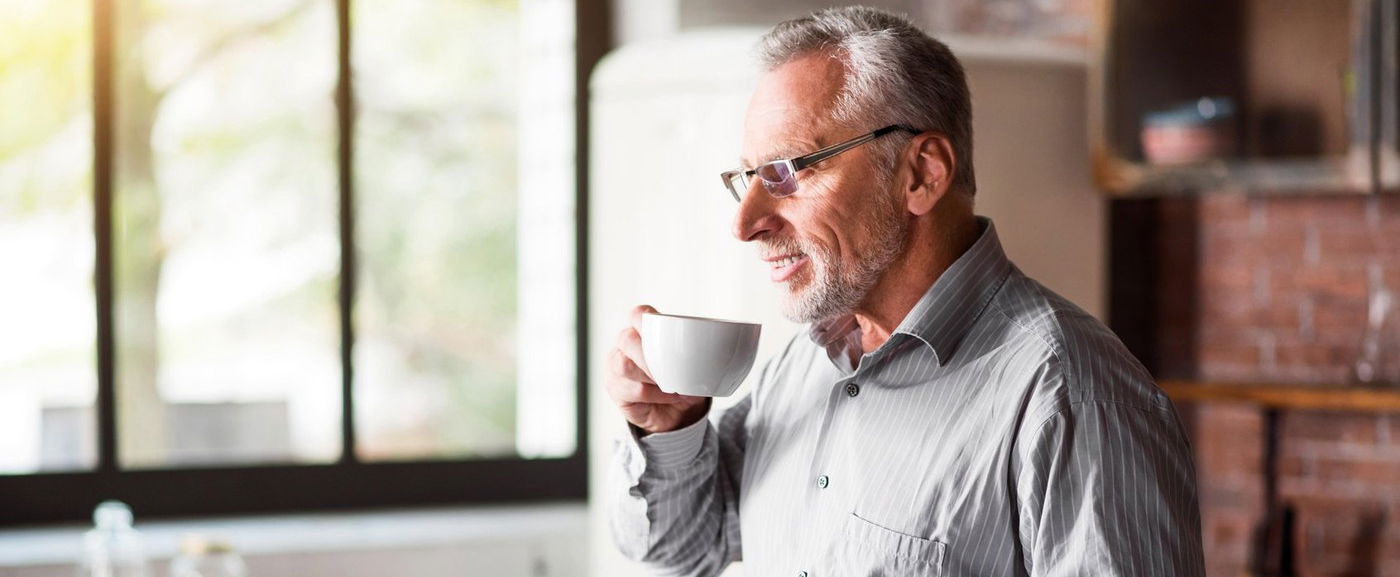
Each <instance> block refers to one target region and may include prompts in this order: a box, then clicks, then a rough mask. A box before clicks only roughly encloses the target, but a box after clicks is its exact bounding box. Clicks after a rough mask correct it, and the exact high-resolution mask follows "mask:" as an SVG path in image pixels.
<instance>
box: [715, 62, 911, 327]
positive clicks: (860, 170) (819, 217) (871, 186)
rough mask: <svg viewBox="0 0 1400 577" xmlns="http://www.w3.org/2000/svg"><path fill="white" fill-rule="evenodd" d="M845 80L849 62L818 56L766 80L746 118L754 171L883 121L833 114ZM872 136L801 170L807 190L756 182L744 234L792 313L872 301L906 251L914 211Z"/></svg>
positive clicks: (809, 315)
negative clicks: (856, 121)
mask: <svg viewBox="0 0 1400 577" xmlns="http://www.w3.org/2000/svg"><path fill="white" fill-rule="evenodd" d="M841 86H842V66H841V64H840V62H839V61H837V60H834V59H832V58H829V57H827V56H826V55H822V54H817V55H812V56H807V57H804V58H800V59H798V60H794V61H792V62H789V63H787V64H785V65H783V66H781V67H779V68H777V69H775V70H773V71H771V72H768V73H766V74H764V75H763V77H761V78H760V79H759V84H758V88H757V89H756V90H755V92H754V95H753V99H752V100H751V101H750V102H749V110H748V116H747V117H746V119H745V122H744V152H743V163H744V166H745V167H746V168H752V167H754V166H756V165H758V164H762V163H764V162H768V161H770V160H774V159H778V158H792V157H795V156H801V155H803V154H808V153H810V152H812V151H815V150H817V149H819V148H822V147H824V146H829V145H831V144H835V143H837V142H841V141H844V140H848V139H850V138H854V137H857V136H860V135H862V134H864V133H866V132H868V131H870V130H873V129H875V128H879V126H872V127H865V126H861V127H852V126H839V125H838V124H837V123H836V122H834V121H833V120H832V119H831V118H830V111H831V110H833V108H834V106H835V102H836V97H837V95H838V94H839V92H840V89H841ZM873 150H874V149H873V148H872V147H871V146H870V144H869V143H867V144H865V145H862V146H859V147H857V148H855V149H853V150H850V151H847V152H845V153H843V154H841V155H839V156H836V157H834V158H831V159H828V160H826V161H823V162H821V163H819V164H816V165H814V166H812V167H810V168H807V169H804V170H802V171H800V172H799V173H798V174H797V183H798V186H797V192H796V193H794V194H793V195H792V196H787V197H784V198H773V197H772V196H770V195H769V194H768V191H767V190H766V189H764V188H763V184H762V182H760V181H759V180H758V179H754V180H753V182H752V183H751V184H752V186H751V187H750V189H749V193H748V194H746V195H745V196H744V201H743V203H741V204H740V205H739V213H738V215H736V217H735V219H734V236H735V237H737V238H738V239H739V240H742V241H745V242H750V241H753V242H757V243H758V249H759V255H760V257H761V258H763V260H764V261H766V262H768V264H769V266H770V269H769V271H770V278H771V279H772V280H773V282H778V283H784V285H785V288H786V291H785V296H784V302H783V308H784V314H785V315H786V316H787V317H788V318H790V319H792V320H793V321H796V322H812V321H816V320H821V319H824V318H829V317H832V316H836V315H840V314H847V313H850V312H852V311H854V310H855V309H856V308H857V307H860V306H861V305H863V304H864V301H865V299H866V297H867V295H868V294H869V293H870V292H871V289H872V288H873V287H875V285H876V283H877V282H878V281H879V279H880V275H881V273H883V272H884V270H885V269H886V268H888V267H889V265H890V264H891V263H892V262H894V260H895V259H896V258H897V257H898V256H899V255H900V253H902V252H903V250H904V248H905V244H906V239H907V237H908V233H909V226H910V223H909V213H908V212H907V211H906V210H905V208H904V203H903V201H902V198H901V197H900V196H899V195H897V194H895V191H894V190H893V189H892V186H890V184H891V179H890V178H889V177H888V176H887V175H884V174H881V171H882V168H881V167H879V166H876V165H877V163H878V161H877V160H876V159H875V158H874V157H873V155H872V152H873Z"/></svg>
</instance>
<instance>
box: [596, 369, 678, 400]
mask: <svg viewBox="0 0 1400 577" xmlns="http://www.w3.org/2000/svg"><path fill="white" fill-rule="evenodd" d="M603 384H604V386H605V387H607V390H608V396H609V397H612V399H613V402H615V403H617V405H618V406H621V407H627V406H630V405H638V404H643V405H676V404H685V403H691V402H693V401H692V400H688V398H687V397H685V396H682V395H677V394H673V393H667V392H665V391H662V390H661V388H660V387H657V386H656V385H655V384H653V383H646V382H641V381H634V380H631V379H627V378H623V377H620V376H617V375H609V376H608V378H606V379H603Z"/></svg>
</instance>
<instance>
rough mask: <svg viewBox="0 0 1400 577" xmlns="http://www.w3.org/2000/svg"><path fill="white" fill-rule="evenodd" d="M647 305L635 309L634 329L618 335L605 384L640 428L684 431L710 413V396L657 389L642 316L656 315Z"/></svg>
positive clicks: (618, 405) (631, 420)
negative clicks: (644, 350)
mask: <svg viewBox="0 0 1400 577" xmlns="http://www.w3.org/2000/svg"><path fill="white" fill-rule="evenodd" d="M654 312H656V309H654V308H651V307H650V306H647V305H641V306H637V307H635V308H633V309H632V319H631V326H629V327H627V328H626V329H623V330H622V332H621V333H619V334H618V336H617V347H615V348H613V350H611V351H609V352H608V373H607V377H606V378H605V379H603V385H604V386H605V387H606V388H607V390H608V396H609V397H612V400H613V402H614V403H617V407H618V408H619V409H621V410H622V416H623V417H626V419H627V421H628V422H630V423H632V424H633V425H636V426H637V428H639V429H641V430H643V431H646V432H647V434H651V433H664V432H666V431H674V430H676V429H681V428H684V427H685V426H687V425H690V424H692V423H694V422H696V421H699V420H700V419H703V418H705V414H706V413H708V412H709V410H710V398H709V397H692V396H689V395H678V394H675V393H667V392H664V391H662V390H661V389H660V388H659V387H657V386H656V381H653V380H652V378H651V371H650V370H648V369H647V362H646V359H645V358H644V357H643V356H642V335H641V332H640V331H639V329H640V327H641V326H642V313H654Z"/></svg>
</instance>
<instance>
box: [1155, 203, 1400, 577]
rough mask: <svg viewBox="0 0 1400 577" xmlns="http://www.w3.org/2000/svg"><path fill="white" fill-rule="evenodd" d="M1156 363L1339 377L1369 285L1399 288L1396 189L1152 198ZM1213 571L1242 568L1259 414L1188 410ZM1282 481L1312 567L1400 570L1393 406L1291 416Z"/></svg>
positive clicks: (1200, 370)
mask: <svg viewBox="0 0 1400 577" xmlns="http://www.w3.org/2000/svg"><path fill="white" fill-rule="evenodd" d="M1159 219H1160V221H1159V222H1158V223H1157V226H1158V232H1157V233H1156V234H1157V235H1158V250H1159V254H1160V255H1161V257H1162V262H1161V263H1160V264H1159V266H1158V269H1157V270H1158V272H1157V275H1158V278H1157V280H1156V282H1157V284H1158V289H1159V290H1158V292H1157V299H1158V301H1159V302H1158V307H1159V309H1160V326H1159V328H1158V329H1157V330H1158V332H1159V334H1158V337H1157V343H1158V346H1159V347H1160V358H1159V361H1160V363H1159V366H1158V367H1157V370H1158V371H1159V373H1162V374H1167V375H1172V376H1183V377H1189V378H1199V379H1203V380H1225V381H1237V380H1238V381H1248V382H1260V381H1266V382H1268V381H1272V382H1289V383H1310V384H1320V385H1321V384H1329V385H1330V384H1346V383H1347V382H1348V381H1349V380H1350V378H1351V366H1352V363H1353V362H1354V361H1355V360H1356V357H1357V354H1358V351H1359V349H1360V343H1361V338H1362V331H1363V327H1364V326H1365V318H1366V313H1367V299H1368V295H1369V294H1370V292H1371V291H1372V290H1374V289H1375V288H1376V287H1377V286H1378V285H1380V284H1382V283H1383V284H1384V285H1385V286H1386V287H1389V288H1390V289H1391V290H1392V291H1400V195H1389V196H1384V197H1351V196H1312V197H1247V196H1241V195H1217V196H1205V197H1201V198H1198V199H1171V200H1165V201H1162V203H1161V205H1160V207H1159ZM1182 408H1183V413H1184V414H1185V416H1186V421H1187V422H1188V426H1189V427H1191V429H1192V434H1193V437H1194V443H1195V447H1196V453H1197V455H1196V458H1197V462H1196V465H1197V470H1198V475H1199V480H1200V488H1201V505H1202V523H1203V526H1202V533H1203V536H1204V539H1205V541H1206V558H1207V564H1208V569H1209V574H1210V575H1212V576H1214V577H1236V576H1237V575H1240V574H1242V572H1243V570H1244V569H1245V568H1246V566H1247V560H1248V559H1249V555H1250V548H1251V533H1252V532H1253V531H1254V529H1255V527H1256V526H1257V525H1258V523H1259V521H1260V519H1261V515H1262V511H1263V510H1264V508H1263V504H1262V500H1263V476H1262V475H1263V471H1262V467H1263V460H1262V453H1263V447H1264V440H1263V417H1262V416H1261V413H1260V412H1259V411H1258V410H1257V409H1253V408H1250V407H1246V406H1236V405H1229V404H1216V405H1210V406H1197V407H1185V406H1183V407H1182ZM1279 430H1280V433H1281V434H1280V440H1279V453H1278V454H1279V457H1278V459H1279V463H1278V465H1279V470H1280V475H1279V478H1278V490H1279V495H1280V498H1281V499H1283V500H1285V501H1288V502H1291V503H1295V504H1296V505H1297V507H1298V511H1299V518H1298V522H1299V525H1300V526H1299V528H1298V542H1297V543H1298V547H1299V550H1298V554H1299V562H1300V564H1301V567H1300V568H1301V569H1302V570H1303V571H1304V574H1307V575H1384V576H1388V577H1400V415H1391V416H1372V415H1359V414H1348V413H1328V412H1315V411H1296V412H1285V413H1283V414H1282V415H1281V420H1280V422H1279Z"/></svg>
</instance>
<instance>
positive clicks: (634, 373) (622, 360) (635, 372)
mask: <svg viewBox="0 0 1400 577" xmlns="http://www.w3.org/2000/svg"><path fill="white" fill-rule="evenodd" d="M608 368H609V369H611V370H612V374H613V375H614V376H617V377H620V378H623V379H626V380H629V381H637V382H641V383H652V384H655V383H656V381H655V380H652V378H651V375H648V374H647V373H646V371H643V370H642V368H641V367H639V366H637V363H635V362H633V361H632V359H631V358H628V356H627V354H626V353H623V352H622V351H620V350H618V349H613V350H612V352H611V353H609V354H608Z"/></svg>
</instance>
